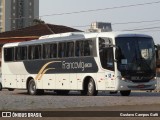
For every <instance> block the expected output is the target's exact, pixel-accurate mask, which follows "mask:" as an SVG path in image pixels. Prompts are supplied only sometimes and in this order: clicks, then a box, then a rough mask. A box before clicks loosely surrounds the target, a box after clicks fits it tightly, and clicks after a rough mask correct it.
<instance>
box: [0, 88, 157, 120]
mask: <svg viewBox="0 0 160 120" xmlns="http://www.w3.org/2000/svg"><path fill="white" fill-rule="evenodd" d="M0 110H1V111H10V110H11V111H16V110H18V111H26V110H29V111H160V93H159V92H146V91H133V92H132V93H131V95H130V96H128V97H123V96H121V95H120V94H119V93H118V94H109V93H99V94H98V96H91V97H90V96H81V95H80V93H78V92H74V91H73V92H71V93H70V94H69V95H68V96H58V95H56V94H55V93H54V92H52V91H46V92H45V94H44V95H41V96H30V95H28V94H27V91H26V90H15V91H12V92H10V91H8V90H6V89H4V90H2V91H0ZM159 116H160V114H159ZM42 119H44V118H42ZM46 119H47V120H48V119H49V118H46ZM56 119H57V120H58V119H64V118H54V120H56ZM68 119H73V118H65V120H68ZM76 119H78V120H79V119H80V120H83V119H87V118H85V117H83V118H82V117H81V118H76ZM94 119H95V120H98V119H105V120H106V118H94ZM108 119H109V118H108ZM112 119H113V118H112ZM114 119H116V118H114ZM119 119H122V120H124V119H127V118H122V117H121V118H119ZM131 119H132V118H131ZM147 119H149V118H145V120H147ZM154 119H158V118H154Z"/></svg>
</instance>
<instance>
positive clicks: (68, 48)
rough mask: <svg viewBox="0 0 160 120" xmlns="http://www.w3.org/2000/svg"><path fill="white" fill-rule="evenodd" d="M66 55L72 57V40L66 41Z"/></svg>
mask: <svg viewBox="0 0 160 120" xmlns="http://www.w3.org/2000/svg"><path fill="white" fill-rule="evenodd" d="M67 57H74V42H68V43H67Z"/></svg>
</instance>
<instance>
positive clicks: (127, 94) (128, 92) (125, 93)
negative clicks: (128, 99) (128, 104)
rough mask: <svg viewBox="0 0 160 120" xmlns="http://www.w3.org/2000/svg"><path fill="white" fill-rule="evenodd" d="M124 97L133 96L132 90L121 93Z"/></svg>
mask: <svg viewBox="0 0 160 120" xmlns="http://www.w3.org/2000/svg"><path fill="white" fill-rule="evenodd" d="M120 93H121V95H122V96H129V95H130V94H131V90H126V91H120Z"/></svg>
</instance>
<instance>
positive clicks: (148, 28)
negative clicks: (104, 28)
mask: <svg viewBox="0 0 160 120" xmlns="http://www.w3.org/2000/svg"><path fill="white" fill-rule="evenodd" d="M156 28H160V26H158V27H147V28H138V29H126V30H120V31H136V30H137V31H139V30H150V29H156Z"/></svg>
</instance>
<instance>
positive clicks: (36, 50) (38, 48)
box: [34, 45, 42, 59]
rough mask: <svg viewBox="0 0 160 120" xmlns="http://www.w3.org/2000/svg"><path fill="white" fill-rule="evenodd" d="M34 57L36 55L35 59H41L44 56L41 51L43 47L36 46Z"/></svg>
mask: <svg viewBox="0 0 160 120" xmlns="http://www.w3.org/2000/svg"><path fill="white" fill-rule="evenodd" d="M34 52H35V53H34V55H35V59H41V56H42V49H41V45H36V46H35V51H34Z"/></svg>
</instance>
